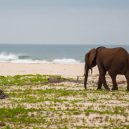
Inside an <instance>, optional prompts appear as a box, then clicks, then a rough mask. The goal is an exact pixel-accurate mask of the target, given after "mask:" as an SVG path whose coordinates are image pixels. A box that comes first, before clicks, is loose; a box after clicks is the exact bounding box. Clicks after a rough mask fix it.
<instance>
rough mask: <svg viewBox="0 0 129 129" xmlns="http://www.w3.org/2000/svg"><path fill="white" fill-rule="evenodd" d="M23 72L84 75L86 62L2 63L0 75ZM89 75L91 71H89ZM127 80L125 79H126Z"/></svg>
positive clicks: (94, 70) (69, 75)
mask: <svg viewBox="0 0 129 129" xmlns="http://www.w3.org/2000/svg"><path fill="white" fill-rule="evenodd" d="M22 74H50V75H62V76H63V77H74V78H76V77H77V76H83V75H84V64H51V63H42V64H35V63H34V64H32V63H30V64H27V63H25V64H24V63H0V76H2V75H22ZM97 74H98V68H97V67H94V68H93V72H92V75H97ZM89 75H91V74H90V72H89ZM123 79H124V78H123V76H118V77H117V80H123ZM124 80H125V79H124Z"/></svg>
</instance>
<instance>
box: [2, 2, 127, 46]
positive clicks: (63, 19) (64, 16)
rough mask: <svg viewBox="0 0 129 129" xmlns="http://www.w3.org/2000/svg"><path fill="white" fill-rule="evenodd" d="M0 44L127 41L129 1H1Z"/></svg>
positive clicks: (123, 42)
mask: <svg viewBox="0 0 129 129" xmlns="http://www.w3.org/2000/svg"><path fill="white" fill-rule="evenodd" d="M0 43H2V44H3V43H17V44H21V43H27V44H28V43H41V44H44V43H45V44H127V45H128V44H129V0H0Z"/></svg>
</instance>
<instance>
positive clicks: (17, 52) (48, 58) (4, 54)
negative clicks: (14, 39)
mask: <svg viewBox="0 0 129 129" xmlns="http://www.w3.org/2000/svg"><path fill="white" fill-rule="evenodd" d="M99 46H102V45H46V44H45V45H41V44H0V62H11V63H66V64H70V63H83V62H84V56H85V53H86V52H88V51H89V50H90V49H91V48H96V47H99ZM104 46H105V47H118V45H104ZM119 46H121V47H124V48H125V49H126V50H128V51H129V46H128V45H127V46H124V45H119Z"/></svg>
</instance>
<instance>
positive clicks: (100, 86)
mask: <svg viewBox="0 0 129 129" xmlns="http://www.w3.org/2000/svg"><path fill="white" fill-rule="evenodd" d="M101 88H102V81H101V76H100V75H99V80H98V87H97V90H101Z"/></svg>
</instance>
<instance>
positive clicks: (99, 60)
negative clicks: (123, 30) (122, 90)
mask: <svg viewBox="0 0 129 129" xmlns="http://www.w3.org/2000/svg"><path fill="white" fill-rule="evenodd" d="M96 65H97V66H98V70H99V79H98V88H97V89H101V88H102V84H103V86H104V88H105V89H107V90H110V89H109V87H108V85H107V83H106V79H105V75H106V72H108V74H109V75H110V77H111V79H112V83H113V87H112V90H118V86H117V82H116V76H117V75H118V74H121V75H125V78H126V80H127V90H128V91H129V54H128V52H127V51H126V50H125V49H124V48H121V47H117V48H105V47H98V48H96V49H95V48H93V49H91V50H90V51H89V52H88V53H87V54H86V55H85V74H84V76H85V78H84V87H85V89H86V84H87V78H88V71H89V69H91V70H92V68H93V67H94V66H96Z"/></svg>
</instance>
